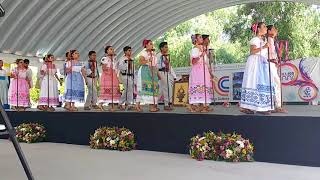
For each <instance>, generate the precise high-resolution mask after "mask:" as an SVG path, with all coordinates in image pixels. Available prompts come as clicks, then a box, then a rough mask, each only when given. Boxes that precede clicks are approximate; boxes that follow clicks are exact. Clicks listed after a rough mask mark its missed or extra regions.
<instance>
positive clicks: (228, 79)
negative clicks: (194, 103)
mask: <svg viewBox="0 0 320 180" xmlns="http://www.w3.org/2000/svg"><path fill="white" fill-rule="evenodd" d="M244 68H245V64H223V65H216V67H215V69H214V75H215V78H214V86H213V87H214V90H215V91H214V96H215V98H214V99H215V101H216V102H226V101H229V102H238V101H239V100H240V96H241V93H240V92H241V86H242V79H243V72H244ZM190 70H191V68H190V67H182V68H175V71H176V73H177V75H188V74H189V73H190ZM279 74H280V71H279ZM281 79H282V87H283V91H282V92H283V101H284V102H311V101H316V102H318V101H319V87H320V58H302V59H297V60H291V61H287V62H284V63H283V64H282V65H281Z"/></svg>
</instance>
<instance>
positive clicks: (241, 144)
mask: <svg viewBox="0 0 320 180" xmlns="http://www.w3.org/2000/svg"><path fill="white" fill-rule="evenodd" d="M236 143H237V144H239V146H240V147H241V148H244V143H243V141H236Z"/></svg>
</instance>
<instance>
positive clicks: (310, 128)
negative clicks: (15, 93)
mask: <svg viewBox="0 0 320 180" xmlns="http://www.w3.org/2000/svg"><path fill="white" fill-rule="evenodd" d="M161 108H162V107H161ZM214 108H215V111H214V112H212V113H209V114H190V113H187V112H186V111H185V108H175V111H173V112H159V113H149V112H147V111H146V110H145V112H144V113H135V112H115V113H111V112H94V111H82V110H80V112H73V113H70V112H64V111H62V109H57V111H56V112H53V113H48V112H38V111H36V110H30V111H27V112H13V111H9V112H8V115H9V117H10V118H11V121H12V123H13V125H14V126H16V125H18V124H20V123H23V122H38V123H41V124H43V125H44V126H45V127H46V128H47V131H48V138H47V141H48V142H54V143H68V144H78V145H88V142H89V136H90V134H93V132H94V130H95V129H97V128H99V127H101V126H118V127H126V128H129V129H130V130H132V131H133V132H134V133H135V135H136V137H137V143H138V147H137V148H138V149H139V150H149V151H159V152H171V153H182V154H187V153H188V144H189V140H190V138H191V137H192V136H194V135H196V134H198V133H202V132H204V131H208V130H213V131H216V132H218V131H223V132H233V131H235V132H238V133H240V134H242V135H244V136H245V137H246V138H249V139H250V140H251V141H252V142H253V144H254V146H255V156H254V158H255V160H256V161H260V162H271V163H281V164H292V165H305V166H318V167H320V156H318V153H319V149H320V141H319V137H320V108H319V106H308V105H287V106H285V108H286V109H288V111H289V113H288V114H272V115H271V116H264V115H244V114H242V113H240V112H239V109H238V107H236V106H232V107H230V108H223V107H222V106H215V107H214Z"/></svg>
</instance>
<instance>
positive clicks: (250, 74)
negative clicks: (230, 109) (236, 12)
mask: <svg viewBox="0 0 320 180" xmlns="http://www.w3.org/2000/svg"><path fill="white" fill-rule="evenodd" d="M251 30H252V31H253V33H254V34H255V37H253V38H252V39H251V41H250V56H249V57H248V60H247V63H246V68H245V71H244V75H243V82H242V90H241V101H240V111H241V112H243V113H246V114H253V113H254V112H255V111H256V112H258V113H261V114H265V115H268V114H270V113H271V110H272V109H271V103H273V102H271V99H272V97H271V95H270V89H272V91H273V85H272V84H271V87H270V78H269V76H270V74H269V63H268V47H269V43H267V42H265V40H264V39H265V35H266V34H267V27H266V25H265V23H264V22H259V23H255V24H253V25H252V27H251ZM273 92H274V91H273Z"/></svg>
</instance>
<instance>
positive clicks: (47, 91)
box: [38, 54, 60, 111]
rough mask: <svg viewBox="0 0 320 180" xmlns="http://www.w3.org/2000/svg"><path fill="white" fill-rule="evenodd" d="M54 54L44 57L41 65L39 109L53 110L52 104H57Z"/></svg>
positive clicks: (57, 93)
mask: <svg viewBox="0 0 320 180" xmlns="http://www.w3.org/2000/svg"><path fill="white" fill-rule="evenodd" d="M53 61H54V56H53V55H52V54H49V55H47V56H46V57H45V63H44V64H43V65H42V66H41V70H40V74H41V76H42V80H41V88H40V98H39V103H38V105H39V109H40V110H43V111H54V110H55V109H54V108H53V106H57V105H59V91H58V81H59V82H60V79H59V78H58V75H57V68H56V65H55V64H54V63H53Z"/></svg>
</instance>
